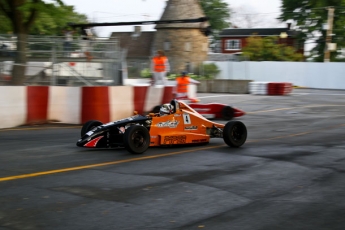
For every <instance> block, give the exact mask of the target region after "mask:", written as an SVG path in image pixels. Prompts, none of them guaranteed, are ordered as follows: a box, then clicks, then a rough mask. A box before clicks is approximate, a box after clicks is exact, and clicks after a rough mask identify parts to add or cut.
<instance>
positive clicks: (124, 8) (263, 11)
mask: <svg viewBox="0 0 345 230" xmlns="http://www.w3.org/2000/svg"><path fill="white" fill-rule="evenodd" d="M47 1H48V2H50V1H52V0H47ZM166 1H167V0H93V1H85V0H63V2H64V3H65V4H66V5H73V6H74V7H75V11H76V12H78V13H82V14H85V15H87V16H88V18H89V19H90V20H91V21H93V22H97V23H100V22H131V21H153V20H159V19H160V17H161V16H162V14H163V11H164V8H165V6H166ZM223 2H226V3H228V4H229V6H230V8H231V9H232V10H233V11H235V13H233V21H234V23H235V24H236V26H239V27H248V26H250V27H256V28H258V27H284V26H285V25H283V24H282V23H279V22H278V21H277V20H276V19H275V18H276V17H278V15H279V12H280V5H281V0H266V1H258V0H223ZM95 29H96V33H97V34H98V36H100V37H109V36H110V34H111V32H120V31H133V30H134V26H116V27H113V26H111V27H95ZM149 30H154V25H145V26H142V31H149Z"/></svg>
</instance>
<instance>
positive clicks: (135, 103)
mask: <svg viewBox="0 0 345 230" xmlns="http://www.w3.org/2000/svg"><path fill="white" fill-rule="evenodd" d="M173 90H174V87H173V86H165V87H163V86H162V87H159V86H158V87H151V86H85V87H61V86H0V91H1V92H2V93H3V94H2V97H0V129H3V128H10V127H15V126H20V125H28V124H29V125H30V124H42V123H48V122H60V123H67V124H83V123H85V122H86V121H88V120H100V121H101V122H103V123H107V122H110V121H114V120H118V119H121V118H124V117H128V116H130V115H132V114H133V112H134V111H138V112H139V113H140V114H143V113H146V112H150V111H152V109H153V107H154V106H156V105H161V104H163V103H169V102H170V101H171V100H172V99H173Z"/></svg>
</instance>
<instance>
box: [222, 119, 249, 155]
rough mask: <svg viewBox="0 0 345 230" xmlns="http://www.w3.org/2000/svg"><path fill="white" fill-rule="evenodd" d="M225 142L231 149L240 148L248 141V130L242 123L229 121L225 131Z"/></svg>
mask: <svg viewBox="0 0 345 230" xmlns="http://www.w3.org/2000/svg"><path fill="white" fill-rule="evenodd" d="M223 140H224V142H225V143H226V144H227V145H228V146H231V147H237V148H238V147H240V146H242V145H243V144H244V143H245V142H246V140H247V128H246V126H245V125H244V124H243V123H242V122H241V121H229V122H228V123H226V125H225V126H224V129H223Z"/></svg>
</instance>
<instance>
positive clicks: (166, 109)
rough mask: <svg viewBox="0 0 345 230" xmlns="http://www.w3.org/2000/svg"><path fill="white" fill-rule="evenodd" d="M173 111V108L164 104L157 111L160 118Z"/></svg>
mask: <svg viewBox="0 0 345 230" xmlns="http://www.w3.org/2000/svg"><path fill="white" fill-rule="evenodd" d="M173 111H174V106H172V105H171V104H164V105H162V107H161V108H160V110H159V114H160V115H161V116H164V115H169V114H172V113H173Z"/></svg>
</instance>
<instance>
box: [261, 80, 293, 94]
mask: <svg viewBox="0 0 345 230" xmlns="http://www.w3.org/2000/svg"><path fill="white" fill-rule="evenodd" d="M291 92H292V84H291V83H288V82H269V83H268V85H267V94H268V95H286V94H289V93H291Z"/></svg>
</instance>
